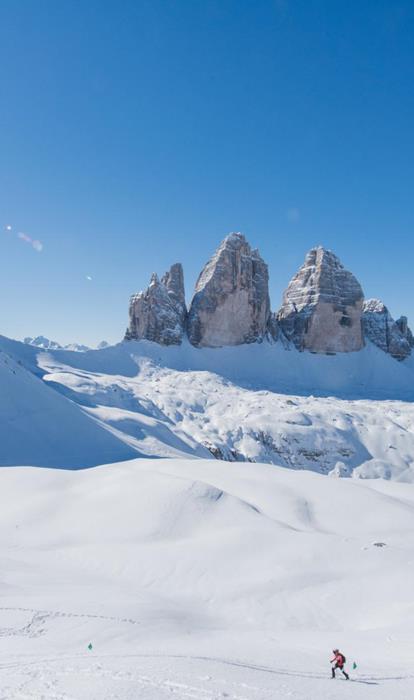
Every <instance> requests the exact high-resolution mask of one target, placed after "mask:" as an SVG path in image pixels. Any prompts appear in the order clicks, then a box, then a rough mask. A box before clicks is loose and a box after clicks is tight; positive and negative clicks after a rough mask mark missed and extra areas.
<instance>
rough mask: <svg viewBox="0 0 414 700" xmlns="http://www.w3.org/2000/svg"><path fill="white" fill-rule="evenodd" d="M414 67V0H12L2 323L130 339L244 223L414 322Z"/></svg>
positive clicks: (253, 235)
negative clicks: (142, 311)
mask: <svg viewBox="0 0 414 700" xmlns="http://www.w3.org/2000/svg"><path fill="white" fill-rule="evenodd" d="M413 85H414V2H412V0H401V1H399V0H387V1H385V0H363V2H361V1H360V0H347V2H335V1H333V0H325V1H322V0H263V1H262V0H255V1H253V0H248V1H245V0H175V1H172V0H133V1H129V0H122V2H118V0H87V1H82V0H71V1H68V0H59V1H58V2H56V1H55V0H19V2H17V1H16V0H2V1H1V3H0V95H1V111H0V124H1V128H0V157H1V168H0V225H1V231H0V246H1V248H0V260H1V270H0V293H1V314H0V319H1V321H0V333H3V334H5V335H9V336H12V337H17V338H22V337H23V336H25V335H34V334H39V333H43V334H45V335H48V336H49V337H52V338H54V339H56V340H58V341H60V342H69V341H72V340H73V341H83V342H86V343H90V344H93V343H95V342H97V341H99V340H101V339H102V338H105V339H107V340H110V341H116V340H118V339H120V338H121V337H122V335H123V333H124V330H125V327H126V325H127V311H128V299H129V296H130V294H131V293H133V292H135V291H137V290H139V289H141V288H143V287H145V286H146V285H147V282H148V279H149V276H150V273H151V272H152V271H157V272H160V273H162V272H163V271H164V270H165V269H166V268H167V267H168V266H169V265H170V264H171V263H173V262H175V261H181V262H182V263H183V265H184V269H185V275H186V287H187V296H188V298H190V297H191V294H192V289H193V286H194V282H195V279H196V277H197V274H198V272H199V271H200V269H201V267H202V265H203V264H204V263H205V262H206V260H207V259H208V257H209V256H210V254H211V253H212V252H213V250H214V249H215V247H216V246H217V244H218V243H219V242H220V240H221V239H222V238H223V237H224V235H226V234H227V233H228V232H230V231H242V232H244V233H245V234H246V235H247V237H248V238H249V240H250V242H251V243H252V244H253V245H254V246H257V247H259V249H260V251H261V253H262V255H263V257H264V258H265V260H266V261H267V262H268V264H269V268H270V277H271V281H270V291H271V299H272V307H273V308H277V307H278V306H279V303H280V299H281V295H282V291H283V289H284V288H285V287H286V285H287V283H288V281H289V279H290V277H291V276H292V275H293V274H294V272H295V271H296V269H297V267H298V266H299V265H300V264H301V263H302V260H303V257H304V255H305V253H306V251H307V250H308V249H309V248H310V247H312V246H313V245H317V244H322V245H325V246H327V247H329V248H332V249H333V250H334V251H335V252H336V253H337V254H338V255H339V256H340V257H341V259H342V261H343V263H344V264H345V265H346V267H348V268H349V269H350V270H352V271H353V272H354V273H355V274H356V275H357V277H358V278H359V280H360V282H361V283H362V285H363V287H364V290H365V294H366V296H367V297H368V296H379V297H381V298H383V300H384V301H385V303H387V304H388V305H389V307H390V309H391V311H392V312H393V313H394V314H395V315H399V314H401V313H405V314H407V315H408V316H409V317H411V320H412V322H413V325H414V294H413V292H414V274H413V265H414V236H413V232H414V196H413V194H414V193H413V187H414V137H413V133H414V89H413ZM7 225H10V226H12V230H11V231H7V230H6V229H5V226H7ZM18 233H24V234H26V236H27V237H29V238H30V239H32V240H38V241H40V242H41V244H42V246H43V249H42V250H41V251H39V250H36V249H35V248H34V247H33V245H32V244H31V243H30V240H24V239H22V238H18V236H17V234H18ZM36 245H37V247H38V248H39V247H40V246H39V245H38V244H36ZM88 276H89V277H91V278H92V279H91V280H88V279H87V277H88Z"/></svg>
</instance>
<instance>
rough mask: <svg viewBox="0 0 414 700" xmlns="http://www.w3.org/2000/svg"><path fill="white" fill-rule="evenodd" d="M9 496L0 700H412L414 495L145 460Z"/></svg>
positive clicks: (24, 487)
mask: <svg viewBox="0 0 414 700" xmlns="http://www.w3.org/2000/svg"><path fill="white" fill-rule="evenodd" d="M0 489H1V493H2V508H1V509H0V561H1V578H0V590H1V605H0V655H1V662H0V697H2V698H7V700H10V699H13V700H23V699H24V700H28V699H32V700H39V699H40V698H43V699H44V700H52V699H53V700H74V699H75V698H76V700H98V699H99V700H109V699H110V698H122V700H136V699H137V698H140V700H163V699H164V698H179V699H182V700H184V699H186V698H193V699H199V700H201V699H203V700H218V699H219V698H224V697H226V698H231V699H232V700H274V698H290V697H292V698H295V700H328V699H329V700H331V699H332V698H336V699H339V700H342V699H345V698H350V697H351V696H352V698H355V699H358V700H367V699H369V698H376V699H377V700H389V698H390V697H392V698H398V700H411V698H412V697H413V693H414V673H413V671H412V658H413V653H414V637H413V627H412V588H413V585H414V574H413V566H412V564H413V561H414V560H413V553H414V529H413V523H414V486H412V485H407V484H393V483H387V482H383V481H361V480H340V479H330V478H325V477H321V476H319V475H317V474H312V473H304V472H301V473H297V472H293V471H290V470H286V469H280V468H277V467H273V466H269V465H260V464H228V463H227V464H226V463H223V462H221V463H220V462H217V461H215V460H211V461H204V460H136V461H130V462H128V463H124V464H116V465H112V466H106V467H102V468H99V469H94V470H86V471H77V472H69V471H56V470H45V469H30V468H13V469H10V468H4V469H2V470H0ZM351 514H352V517H350V515H351ZM380 545H381V546H380ZM90 643H91V644H92V649H88V645H89V644H90ZM335 645H339V646H340V648H341V649H342V650H343V651H344V652H345V654H346V655H347V657H348V661H349V664H348V667H349V668H352V662H353V661H356V663H357V666H358V668H357V669H356V670H355V671H352V670H351V676H352V678H353V682H352V683H349V684H348V683H347V682H345V681H343V680H341V679H338V680H335V681H332V680H330V677H329V676H330V669H329V658H330V655H331V649H332V648H333V646H335Z"/></svg>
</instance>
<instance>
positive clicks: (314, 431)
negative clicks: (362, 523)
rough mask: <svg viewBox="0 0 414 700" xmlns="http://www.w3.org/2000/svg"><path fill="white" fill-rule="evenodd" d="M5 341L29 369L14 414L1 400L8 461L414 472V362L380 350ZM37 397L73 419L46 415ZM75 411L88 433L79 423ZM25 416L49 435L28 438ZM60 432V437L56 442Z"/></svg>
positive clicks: (13, 382) (403, 476)
mask: <svg viewBox="0 0 414 700" xmlns="http://www.w3.org/2000/svg"><path fill="white" fill-rule="evenodd" d="M1 347H2V348H3V350H4V351H5V352H7V353H8V354H9V355H12V356H13V357H14V358H15V359H16V361H18V362H19V363H21V364H20V365H19V372H18V374H17V375H12V376H11V375H10V372H8V374H7V377H8V381H9V384H10V391H11V392H12V393H13V397H14V398H13V402H14V404H15V407H14V414H13V416H14V417H13V418H10V415H9V414H10V402H9V400H8V399H7V398H6V395H5V394H4V393H3V394H2V395H1V396H0V405H1V410H2V411H3V415H4V416H5V420H4V421H3V423H2V427H1V428H0V430H3V431H5V432H6V433H7V439H8V442H7V441H6V442H4V441H3V445H4V446H3V450H2V453H1V455H0V459H1V463H2V464H3V465H4V464H10V465H13V464H22V463H26V464H40V465H41V464H43V465H44V466H57V467H59V466H72V467H80V466H82V463H85V464H88V465H93V464H101V463H102V462H110V461H118V460H123V459H127V458H132V457H134V456H148V457H179V456H186V457H209V456H211V455H214V456H215V457H218V458H220V459H226V460H235V461H255V462H268V463H272V464H277V465H281V466H285V467H291V468H294V469H310V470H313V471H318V472H321V473H324V474H326V473H329V472H330V471H332V470H335V471H336V472H337V473H340V474H342V475H344V476H346V475H349V474H351V473H354V474H355V475H359V476H383V477H385V478H393V479H398V480H401V481H413V479H414V404H413V403H412V399H413V398H414V368H413V366H412V364H410V363H411V359H408V360H406V361H404V362H400V363H398V362H396V361H395V360H394V359H393V358H391V357H390V356H389V355H386V354H385V353H383V352H381V351H380V350H379V349H378V348H376V347H374V346H372V345H369V346H368V347H366V348H365V349H364V350H363V351H361V352H359V353H349V354H346V355H345V354H342V355H336V356H321V355H313V354H310V353H299V352H297V351H296V350H286V349H284V348H283V347H281V346H280V344H279V345H272V344H269V343H262V344H255V345H245V346H241V347H238V348H222V349H214V350H213V349H202V350H201V349H196V348H193V347H192V346H190V345H189V344H187V345H182V346H181V347H169V348H161V347H160V346H158V345H155V344H153V343H149V342H139V343H136V342H131V343H123V344H120V345H118V346H114V347H110V348H107V349H103V350H100V351H90V352H86V353H73V352H65V351H47V352H45V351H41V350H39V349H36V348H33V347H31V346H28V345H23V344H21V343H17V342H15V341H9V340H7V339H5V338H0V348H1ZM33 374H35V375H36V378H34V377H33V376H32V375H33ZM20 375H22V376H23V375H24V377H25V382H24V386H22V388H19V386H20V384H21V383H22V378H21V376H20ZM19 382H20V384H19ZM28 382H30V391H29V389H28V388H27V383H28ZM37 393H41V395H42V396H43V397H45V398H44V400H46V397H47V401H48V402H51V403H53V402H55V403H56V402H57V403H58V404H59V407H60V410H62V411H63V410H65V411H67V416H66V417H59V415H58V414H57V413H56V412H54V411H53V410H52V409H50V413H49V417H46V416H45V414H44V413H42V412H40V413H39V410H38V406H39V405H40V404H39V400H38V399H37V398H36V397H37ZM391 399H392V400H391ZM401 399H405V401H403V400H401ZM13 402H12V405H13ZM32 414H33V415H36V420H37V423H36V427H35V428H34V425H32V423H31V418H30V416H31V415H32ZM75 414H76V416H77V418H76V420H77V421H78V422H80V423H81V424H82V426H83V427H82V429H81V430H78V429H76V428H75V427H74V425H75V424H74V423H73V422H72V418H70V419H69V415H70V416H72V415H75ZM7 417H9V418H10V420H8V422H7V420H6V418H7ZM25 420H26V425H27V427H26V428H24V429H25V430H26V431H27V430H31V429H33V432H34V434H35V436H36V437H37V439H38V441H37V442H36V441H35V440H34V439H33V438H32V439H31V442H28V441H27V440H26V441H24V442H23V441H22V440H21V439H20V438H19V436H20V434H21V432H19V431H20V430H21V427H22V426H23V427H24V425H25V423H24V421H25ZM13 431H15V432H13ZM54 433H57V434H59V435H61V437H62V439H61V440H60V442H59V441H57V442H55V443H54V442H53V440H51V439H49V436H52V438H53V435H54ZM95 434H97V436H96V437H93V436H92V435H95ZM65 436H66V441H67V442H69V443H70V449H68V448H67V443H65ZM108 441H109V442H108ZM6 445H8V447H6ZM14 446H16V448H15V447H14ZM17 448H18V449H17ZM85 450H86V452H85ZM82 460H83V461H82Z"/></svg>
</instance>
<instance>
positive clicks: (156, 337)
mask: <svg viewBox="0 0 414 700" xmlns="http://www.w3.org/2000/svg"><path fill="white" fill-rule="evenodd" d="M186 316H187V309H186V305H185V295H184V275H183V268H182V266H181V264H180V263H176V264H175V265H173V266H172V267H171V268H170V270H169V271H168V272H166V273H165V275H163V277H162V278H161V280H160V279H159V278H158V276H157V275H156V274H153V275H152V277H151V281H150V285H149V287H148V289H147V290H146V291H145V292H139V293H138V294H134V295H133V296H132V297H131V301H130V305H129V319H130V323H129V327H128V330H127V332H126V334H125V340H142V339H145V340H152V341H153V342H155V343H159V344H160V345H180V343H181V341H182V338H183V335H184V332H185V324H186Z"/></svg>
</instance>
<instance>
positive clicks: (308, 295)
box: [278, 246, 364, 352]
mask: <svg viewBox="0 0 414 700" xmlns="http://www.w3.org/2000/svg"><path fill="white" fill-rule="evenodd" d="M363 299H364V294H363V291H362V288H361V285H360V284H359V282H358V280H357V279H356V278H355V277H354V275H353V274H352V273H351V272H349V271H348V270H346V269H345V268H344V266H343V265H342V263H341V261H340V260H339V258H338V257H337V256H336V255H335V254H334V253H333V252H332V251H330V250H327V249H326V248H323V247H322V246H319V247H317V248H312V249H311V250H310V251H309V253H308V254H307V255H306V258H305V262H304V264H303V265H302V266H301V267H300V268H299V270H298V272H297V273H296V275H295V276H294V277H293V278H292V280H291V281H290V283H289V285H288V287H287V289H286V291H285V293H284V295H283V303H282V307H281V309H280V310H279V313H278V322H279V325H280V327H281V329H282V330H283V332H284V334H285V336H286V337H287V338H288V339H289V340H291V341H292V342H293V343H294V344H295V346H296V347H297V348H298V349H299V350H305V349H307V350H310V351H312V352H351V351H355V350H360V349H361V348H362V347H363V344H364V342H363V336H362V326H361V317H362V303H363Z"/></svg>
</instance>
